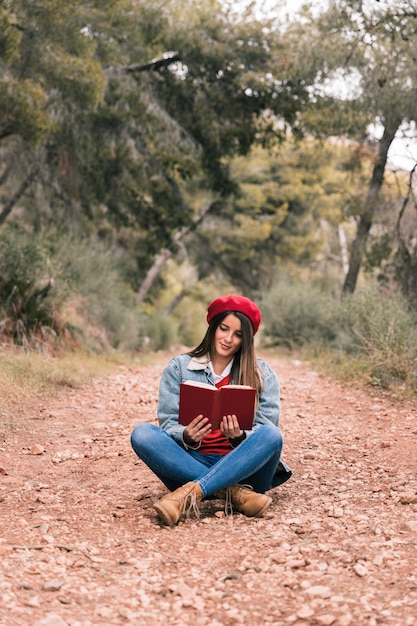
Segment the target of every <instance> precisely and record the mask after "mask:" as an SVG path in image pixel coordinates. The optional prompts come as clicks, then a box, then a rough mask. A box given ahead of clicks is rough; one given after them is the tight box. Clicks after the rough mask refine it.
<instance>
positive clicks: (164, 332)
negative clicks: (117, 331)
mask: <svg viewBox="0 0 417 626" xmlns="http://www.w3.org/2000/svg"><path fill="white" fill-rule="evenodd" d="M141 335H142V339H141V344H142V346H143V347H145V348H147V349H148V350H165V349H167V348H169V347H170V346H171V345H172V344H173V343H175V341H176V338H177V330H176V325H175V323H174V321H173V320H172V319H171V318H170V317H169V316H168V315H167V314H166V313H165V312H164V311H157V312H156V313H155V314H154V315H147V314H143V315H142V317H141Z"/></svg>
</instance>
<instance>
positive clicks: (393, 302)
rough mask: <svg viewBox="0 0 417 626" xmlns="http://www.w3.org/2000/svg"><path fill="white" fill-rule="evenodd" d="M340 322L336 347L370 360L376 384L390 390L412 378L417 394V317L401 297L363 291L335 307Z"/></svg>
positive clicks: (372, 290) (368, 362)
mask: <svg viewBox="0 0 417 626" xmlns="http://www.w3.org/2000/svg"><path fill="white" fill-rule="evenodd" d="M334 315H335V316H336V319H337V320H338V323H339V331H338V333H337V336H336V339H335V342H334V345H335V346H337V347H340V348H342V349H343V350H344V351H345V352H348V353H351V354H353V355H358V356H361V357H362V358H364V357H365V358H366V361H367V364H368V371H369V375H370V377H371V379H372V382H373V383H374V384H380V385H381V386H383V387H388V386H389V385H390V383H392V382H394V381H398V380H401V381H404V380H407V379H412V377H413V376H414V378H415V380H414V383H413V384H415V385H416V387H415V389H416V391H417V376H416V363H417V318H416V316H415V314H413V313H412V312H411V311H410V309H409V307H408V304H407V301H406V300H405V298H403V297H402V296H400V295H399V294H392V293H384V292H382V293H381V292H378V291H377V290H376V289H372V288H368V289H359V290H358V291H357V293H355V294H354V296H353V297H344V298H342V299H341V301H340V302H339V303H338V306H337V307H335V308H334Z"/></svg>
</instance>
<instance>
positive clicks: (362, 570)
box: [353, 563, 368, 577]
mask: <svg viewBox="0 0 417 626" xmlns="http://www.w3.org/2000/svg"><path fill="white" fill-rule="evenodd" d="M353 570H354V572H355V573H356V574H357V575H358V576H361V577H362V576H366V575H367V574H368V570H367V568H366V567H365V565H362V564H361V563H356V565H354V566H353Z"/></svg>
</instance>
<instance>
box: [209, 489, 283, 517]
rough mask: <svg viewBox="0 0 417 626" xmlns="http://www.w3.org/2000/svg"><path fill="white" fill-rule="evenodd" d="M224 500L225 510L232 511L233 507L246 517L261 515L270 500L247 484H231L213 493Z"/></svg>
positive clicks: (228, 513)
mask: <svg viewBox="0 0 417 626" xmlns="http://www.w3.org/2000/svg"><path fill="white" fill-rule="evenodd" d="M214 495H215V496H216V497H217V498H220V499H222V500H225V507H224V508H225V512H226V514H227V515H230V514H232V513H233V509H234V510H235V511H238V512H239V513H243V515H246V516H247V517H261V516H262V515H263V513H264V512H265V511H266V509H267V508H268V507H269V505H270V504H271V502H272V498H271V497H270V496H267V495H266V494H265V493H256V491H253V489H252V487H250V486H249V485H245V486H244V485H232V486H231V487H228V488H227V489H222V491H218V492H217V493H215V494H214Z"/></svg>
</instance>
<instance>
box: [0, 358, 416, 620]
mask: <svg viewBox="0 0 417 626" xmlns="http://www.w3.org/2000/svg"><path fill="white" fill-rule="evenodd" d="M268 361H269V363H270V364H271V365H272V366H273V368H274V369H275V370H276V372H277V374H278V376H279V378H280V381H281V396H282V418H281V428H282V431H283V434H284V437H285V445H284V455H283V459H284V460H285V461H286V462H287V463H288V464H289V465H290V466H291V468H292V470H293V477H292V478H291V479H290V480H289V481H288V482H287V483H285V484H284V485H283V486H281V487H279V488H277V489H276V490H274V491H272V492H270V493H271V495H272V497H273V503H272V505H271V507H270V508H269V509H268V511H267V512H266V514H265V516H264V517H263V518H260V519H251V518H246V517H244V516H242V515H240V514H235V515H233V516H232V517H226V516H225V515H224V513H223V509H222V502H220V501H217V500H211V501H207V502H203V504H202V505H201V518H200V519H199V520H197V519H191V520H184V521H181V522H180V523H179V525H178V526H176V527H175V528H173V529H171V528H167V527H164V526H163V525H162V524H161V523H160V522H159V521H158V520H157V518H156V515H155V512H154V510H153V507H152V503H153V501H154V500H155V499H157V498H159V497H161V496H162V495H163V494H164V493H165V492H166V490H165V488H164V486H163V485H162V484H161V483H160V482H159V480H158V479H157V478H156V477H154V476H153V474H152V473H151V472H150V471H149V470H148V469H147V468H146V467H145V466H144V465H143V463H142V462H141V461H139V460H138V459H137V458H136V456H135V455H134V453H133V451H132V450H131V448H130V442H129V436H130V433H131V431H132V429H133V427H134V426H135V425H136V424H137V423H139V422H141V421H156V404H157V388H158V380H159V377H160V374H161V372H162V369H163V367H164V366H165V364H166V362H167V355H163V356H162V355H161V358H160V359H159V360H158V362H157V364H156V365H155V364H154V365H145V366H140V367H127V366H116V368H115V371H114V372H113V373H112V374H111V375H106V376H105V377H102V378H96V379H95V380H94V381H93V382H92V383H90V384H86V385H85V386H81V387H78V388H76V389H68V390H65V391H63V392H62V393H60V395H59V396H55V397H49V396H44V397H41V396H36V397H34V398H33V399H32V401H31V402H30V405H29V404H28V402H26V401H23V400H19V399H18V398H15V400H14V403H13V411H14V413H13V417H12V418H10V415H9V417H8V421H7V422H4V418H3V419H2V420H1V421H2V422H3V423H0V434H1V435H2V440H1V442H0V557H1V560H0V624H2V625H3V624H4V625H6V626H20V625H22V626H28V625H31V626H32V625H33V626H96V625H108V626H111V625H119V624H120V625H123V624H135V625H136V624H138V625H140V626H142V625H143V626H154V625H155V626H156V625H162V624H163V625H181V626H184V625H188V624H190V625H191V624H192V625H196V626H234V625H239V624H243V625H252V624H255V625H258V626H259V625H275V626H286V625H287V624H288V625H293V626H312V625H320V626H330V625H334V626H376V625H384V626H388V625H390V626H391V625H392V626H413V625H414V624H417V444H416V439H417V438H416V435H417V406H416V403H415V402H413V401H407V400H400V399H398V398H395V397H393V396H390V395H388V394H382V393H381V392H380V391H378V390H373V389H365V388H362V387H359V386H355V385H343V384H340V383H338V382H336V381H334V380H332V379H330V378H326V377H324V376H323V375H321V374H318V373H317V372H315V371H314V370H313V369H312V368H311V367H310V366H309V364H306V363H300V362H297V361H292V360H291V359H285V358H284V359H282V358H278V357H274V358H270V357H268ZM8 414H9V412H8ZM0 417H3V414H2V413H1V414H0Z"/></svg>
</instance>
